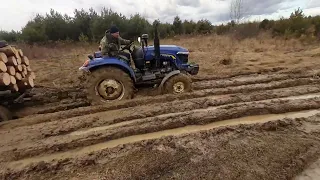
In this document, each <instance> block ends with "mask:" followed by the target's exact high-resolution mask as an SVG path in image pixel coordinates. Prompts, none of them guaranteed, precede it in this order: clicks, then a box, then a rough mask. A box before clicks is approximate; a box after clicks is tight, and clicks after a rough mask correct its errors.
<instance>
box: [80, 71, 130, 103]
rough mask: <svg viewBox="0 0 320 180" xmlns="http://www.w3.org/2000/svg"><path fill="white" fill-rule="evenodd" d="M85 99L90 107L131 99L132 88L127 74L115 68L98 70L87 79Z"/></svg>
mask: <svg viewBox="0 0 320 180" xmlns="http://www.w3.org/2000/svg"><path fill="white" fill-rule="evenodd" d="M85 87H86V91H87V99H88V101H89V102H90V103H91V104H92V105H102V104H105V103H108V102H115V101H121V100H126V99H132V97H133V94H134V86H133V82H132V79H131V78H130V76H129V74H127V73H125V72H124V71H122V70H121V69H119V68H116V67H103V68H99V69H97V70H95V71H93V72H92V73H90V75H89V76H88V77H87V80H86V84H85Z"/></svg>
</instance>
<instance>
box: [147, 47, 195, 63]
mask: <svg viewBox="0 0 320 180" xmlns="http://www.w3.org/2000/svg"><path fill="white" fill-rule="evenodd" d="M145 51H146V56H145V58H146V60H151V59H153V57H154V46H148V47H145ZM178 53H189V51H188V49H186V48H183V47H180V46H176V45H160V54H171V55H177V54H178Z"/></svg>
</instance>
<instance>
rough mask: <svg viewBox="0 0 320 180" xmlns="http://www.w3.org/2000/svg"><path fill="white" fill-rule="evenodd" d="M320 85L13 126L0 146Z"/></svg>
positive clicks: (294, 93) (301, 92) (313, 89)
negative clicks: (13, 128)
mask: <svg viewBox="0 0 320 180" xmlns="http://www.w3.org/2000/svg"><path fill="white" fill-rule="evenodd" d="M319 92H320V86H315V85H313V86H311V85H308V86H297V87H293V88H282V89H274V90H267V91H261V92H253V93H244V94H232V95H224V96H209V97H205V98H198V99H191V100H183V101H174V102H169V103H163V104H157V105H154V106H151V107H150V106H148V105H146V106H139V107H135V108H127V109H124V110H121V109H120V110H113V111H106V112H101V113H96V114H90V115H85V116H82V117H75V118H70V119H63V120H61V121H53V122H48V123H41V124H35V125H31V126H23V127H17V128H15V130H14V131H12V129H10V130H8V131H5V130H4V131H2V130H0V136H1V137H6V138H3V139H2V141H1V142H0V147H3V146H9V145H10V144H11V143H15V142H17V141H24V142H26V141H34V140H36V139H40V138H47V137H51V136H57V135H64V134H68V133H70V132H73V131H77V130H80V129H84V128H95V127H100V126H107V125H112V124H116V123H121V122H124V121H130V120H134V119H141V118H148V117H153V116H158V115H162V114H169V113H177V112H185V111H191V110H195V109H205V108H209V107H214V106H221V105H228V104H232V103H241V102H250V101H261V100H267V99H274V98H284V97H290V96H299V95H306V96H307V95H308V94H312V93H319Z"/></svg>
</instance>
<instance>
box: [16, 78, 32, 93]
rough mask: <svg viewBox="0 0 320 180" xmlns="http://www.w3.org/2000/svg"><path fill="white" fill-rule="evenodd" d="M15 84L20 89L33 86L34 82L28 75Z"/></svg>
mask: <svg viewBox="0 0 320 180" xmlns="http://www.w3.org/2000/svg"><path fill="white" fill-rule="evenodd" d="M17 85H18V87H19V89H20V90H25V89H30V88H33V87H34V82H33V79H32V78H31V77H30V76H28V77H25V78H23V79H22V80H21V81H18V82H17Z"/></svg>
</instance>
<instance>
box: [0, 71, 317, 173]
mask: <svg viewBox="0 0 320 180" xmlns="http://www.w3.org/2000/svg"><path fill="white" fill-rule="evenodd" d="M193 85H194V91H193V92H191V93H188V94H183V95H179V96H174V95H164V96H154V95H152V93H151V94H145V96H144V97H143V95H144V92H141V93H140V94H138V95H137V97H136V98H135V99H133V100H130V101H124V102H119V103H116V104H109V105H104V106H95V107H90V106H88V104H87V103H86V102H85V96H84V94H83V93H82V92H81V88H79V89H77V90H76V91H75V90H61V91H59V92H54V91H53V90H48V89H47V91H43V92H44V93H40V95H38V96H35V97H33V98H34V101H33V103H34V104H32V103H31V104H30V105H31V107H30V108H29V112H27V111H26V110H24V112H23V111H21V112H19V113H18V114H19V116H21V118H20V119H17V120H14V121H9V122H3V123H1V124H0V136H1V141H0V167H1V169H0V173H1V176H0V177H1V179H72V178H73V179H172V178H173V179H212V177H215V179H259V178H261V179H292V178H296V179H306V178H307V177H317V175H318V174H317V173H319V172H320V171H319V169H320V168H319V165H318V164H319V163H318V161H317V160H318V159H320V150H319V149H320V78H319V73H315V72H304V73H303V74H302V73H291V74H289V73H288V74H271V75H246V76H236V77H227V78H218V79H217V78H210V77H204V78H197V79H196V80H195V82H194V84H193ZM36 91H40V92H42V91H41V89H36ZM38 94H39V93H38ZM149 95H150V96H149ZM49 97H50V98H49ZM45 104H46V105H45ZM48 104H49V105H48ZM39 107H41V108H39Z"/></svg>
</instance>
